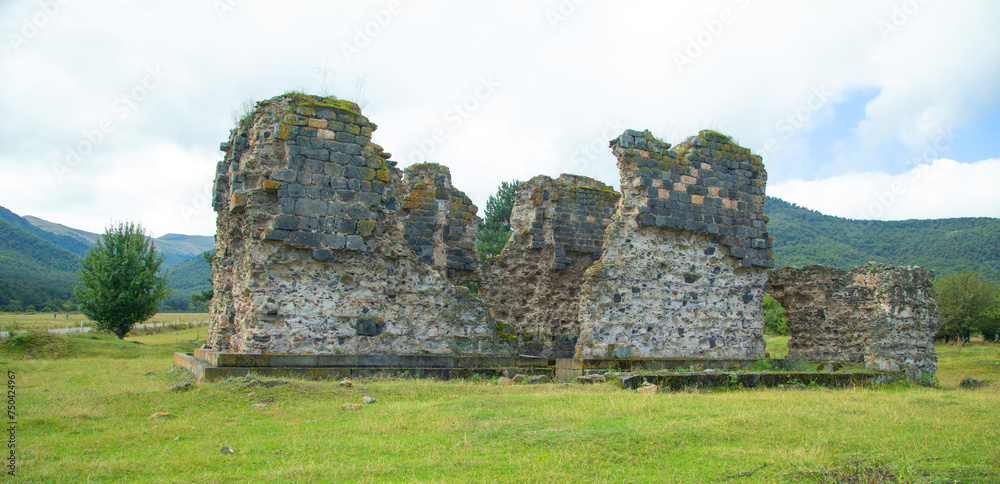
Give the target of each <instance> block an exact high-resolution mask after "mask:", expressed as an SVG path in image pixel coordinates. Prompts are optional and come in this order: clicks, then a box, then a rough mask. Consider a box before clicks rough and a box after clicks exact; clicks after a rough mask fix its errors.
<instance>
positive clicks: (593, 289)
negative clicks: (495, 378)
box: [576, 130, 773, 359]
mask: <svg viewBox="0 0 1000 484" xmlns="http://www.w3.org/2000/svg"><path fill="white" fill-rule="evenodd" d="M611 147H612V149H613V151H614V154H615V156H616V157H617V158H618V168H619V170H620V172H621V187H622V200H621V202H620V203H619V206H618V211H617V213H616V214H615V217H614V220H613V222H612V223H611V225H610V226H609V227H608V231H607V236H606V238H605V244H604V248H603V250H604V253H603V256H602V258H601V260H600V261H598V262H597V263H596V264H594V265H593V267H591V268H590V269H589V270H588V271H587V273H586V278H585V281H584V284H583V288H582V290H581V299H580V313H579V320H580V324H581V325H582V332H581V336H580V340H579V342H578V344H577V348H576V356H577V357H580V358H599V357H615V358H626V357H629V358H634V357H640V358H641V357H686V358H712V359H756V358H761V357H763V356H764V340H763V327H764V321H763V315H762V312H761V309H760V303H761V300H762V299H763V297H764V284H765V283H766V281H767V272H766V270H765V269H766V268H767V267H771V266H773V261H772V259H771V254H770V242H769V240H768V236H767V226H766V220H765V218H764V216H763V203H764V189H765V186H766V183H767V173H766V171H765V170H764V167H763V164H762V163H761V158H760V157H759V156H757V155H753V154H751V153H750V151H749V150H747V149H746V148H743V147H740V146H738V145H736V144H735V143H733V142H732V141H731V140H730V139H729V138H727V137H725V136H723V135H720V134H718V133H714V132H711V131H702V132H701V133H700V134H699V135H698V136H696V137H693V138H691V139H689V140H688V141H686V142H684V143H682V144H681V145H679V146H678V147H676V148H675V149H671V146H670V145H669V144H668V143H664V142H662V141H659V140H657V139H655V138H654V137H653V136H652V135H651V134H650V133H649V132H648V131H646V132H638V131H633V130H628V131H626V132H625V133H624V134H622V135H621V136H620V137H618V138H617V139H615V140H613V141H612V142H611Z"/></svg>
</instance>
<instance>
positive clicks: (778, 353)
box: [760, 293, 791, 358]
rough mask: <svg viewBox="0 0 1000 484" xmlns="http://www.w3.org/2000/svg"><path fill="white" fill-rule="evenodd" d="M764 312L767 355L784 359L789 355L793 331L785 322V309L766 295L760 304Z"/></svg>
mask: <svg viewBox="0 0 1000 484" xmlns="http://www.w3.org/2000/svg"><path fill="white" fill-rule="evenodd" d="M760 309H761V310H762V311H763V312H764V341H765V342H766V343H767V349H766V351H767V354H768V355H770V357H771V358H784V357H785V356H786V355H788V340H789V339H791V331H790V330H789V329H788V324H787V322H786V321H785V308H783V307H782V306H781V303H780V302H778V300H777V299H775V298H773V297H771V295H770V294H767V293H765V294H764V300H763V301H761V303H760Z"/></svg>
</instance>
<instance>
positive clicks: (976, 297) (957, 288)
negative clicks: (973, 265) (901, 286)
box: [934, 272, 1000, 344]
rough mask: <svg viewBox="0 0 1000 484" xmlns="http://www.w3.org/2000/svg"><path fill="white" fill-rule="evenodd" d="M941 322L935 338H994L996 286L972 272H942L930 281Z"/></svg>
mask: <svg viewBox="0 0 1000 484" xmlns="http://www.w3.org/2000/svg"><path fill="white" fill-rule="evenodd" d="M934 288H935V289H937V293H938V310H940V311H941V326H940V327H939V328H938V334H937V336H938V338H942V339H945V340H948V339H952V338H954V339H957V340H958V341H960V342H962V343H963V344H964V343H968V342H969V339H971V337H972V335H974V334H977V333H983V335H984V336H986V337H987V338H989V337H991V336H992V337H993V338H995V334H996V329H995V326H996V323H997V318H996V315H997V311H998V306H1000V304H998V301H1000V287H997V284H996V283H995V282H993V281H990V280H986V279H983V278H982V277H980V276H979V274H977V273H975V272H963V273H960V274H951V275H948V276H944V277H942V278H940V279H938V280H937V281H935V283H934Z"/></svg>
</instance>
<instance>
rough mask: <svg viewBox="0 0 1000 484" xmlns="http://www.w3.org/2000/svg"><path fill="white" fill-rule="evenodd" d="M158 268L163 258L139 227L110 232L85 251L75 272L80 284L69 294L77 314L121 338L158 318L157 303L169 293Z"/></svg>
mask: <svg viewBox="0 0 1000 484" xmlns="http://www.w3.org/2000/svg"><path fill="white" fill-rule="evenodd" d="M162 263H163V255H161V254H160V253H159V252H157V251H156V247H154V246H153V241H152V239H149V238H147V237H146V233H145V231H144V230H143V229H142V226H140V225H138V224H135V223H132V222H125V223H119V224H118V225H117V226H112V227H108V229H107V230H106V231H105V232H104V234H103V235H102V236H101V239H100V240H98V241H97V243H95V244H94V245H93V246H91V247H90V248H89V249H88V250H87V253H86V255H84V257H83V260H82V261H81V266H82V267H81V269H80V271H79V272H78V273H77V277H78V278H79V279H80V285H79V286H77V287H74V288H73V292H74V293H75V294H76V300H77V303H78V304H79V306H80V312H82V313H83V314H85V315H86V316H87V317H88V318H90V319H91V320H93V321H94V323H95V326H96V327H97V329H101V330H108V331H111V332H112V333H114V334H115V335H116V336H118V338H119V339H123V338H125V335H126V334H128V332H129V331H131V330H132V326H134V325H135V324H136V323H141V322H143V321H145V320H147V319H149V318H151V317H152V316H153V315H154V314H156V312H157V308H158V306H159V303H160V300H162V299H163V298H165V297H167V295H168V294H169V293H170V286H169V285H168V284H167V278H166V276H163V275H160V274H159V271H160V264H162Z"/></svg>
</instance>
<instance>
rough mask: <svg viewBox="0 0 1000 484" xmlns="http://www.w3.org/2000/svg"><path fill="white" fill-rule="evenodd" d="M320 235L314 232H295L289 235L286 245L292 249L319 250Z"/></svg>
mask: <svg viewBox="0 0 1000 484" xmlns="http://www.w3.org/2000/svg"><path fill="white" fill-rule="evenodd" d="M320 237H321V234H318V233H314V232H303V231H295V232H292V233H291V234H289V236H288V244H289V245H292V246H294V247H303V248H313V249H315V248H319V246H320Z"/></svg>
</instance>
